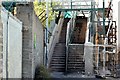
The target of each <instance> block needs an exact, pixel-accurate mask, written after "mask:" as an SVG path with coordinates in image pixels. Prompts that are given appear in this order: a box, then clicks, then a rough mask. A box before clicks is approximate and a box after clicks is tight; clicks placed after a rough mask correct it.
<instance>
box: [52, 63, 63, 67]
mask: <svg viewBox="0 0 120 80" xmlns="http://www.w3.org/2000/svg"><path fill="white" fill-rule="evenodd" d="M50 66H55V67H56V66H59V67H60V66H61V67H62V66H65V64H50Z"/></svg>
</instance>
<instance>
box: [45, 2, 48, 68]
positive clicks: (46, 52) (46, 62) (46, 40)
mask: <svg viewBox="0 0 120 80" xmlns="http://www.w3.org/2000/svg"><path fill="white" fill-rule="evenodd" d="M46 18H47V19H46V29H45V44H46V48H45V66H46V67H48V49H47V45H48V0H46Z"/></svg>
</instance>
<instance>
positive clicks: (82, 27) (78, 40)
mask: <svg viewBox="0 0 120 80" xmlns="http://www.w3.org/2000/svg"><path fill="white" fill-rule="evenodd" d="M75 24H76V26H75V28H74V32H73V34H72V39H71V41H72V43H75V44H84V43H85V36H86V33H85V32H86V28H87V18H85V17H82V16H77V17H76V20H75Z"/></svg>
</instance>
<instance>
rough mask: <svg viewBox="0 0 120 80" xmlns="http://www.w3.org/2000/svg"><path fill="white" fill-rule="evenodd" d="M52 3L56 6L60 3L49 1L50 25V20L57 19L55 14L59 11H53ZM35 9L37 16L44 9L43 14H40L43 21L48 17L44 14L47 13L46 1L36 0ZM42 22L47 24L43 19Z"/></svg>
mask: <svg viewBox="0 0 120 80" xmlns="http://www.w3.org/2000/svg"><path fill="white" fill-rule="evenodd" d="M51 4H52V6H55V5H58V4H59V3H58V2H52V3H50V2H49V3H48V10H49V14H48V23H49V25H50V22H51V21H52V20H53V19H55V15H57V14H58V12H53V10H52V7H51ZM34 10H35V12H36V14H37V16H39V15H40V14H41V13H42V12H43V11H44V12H43V14H42V15H40V16H39V19H40V20H41V22H42V21H43V20H44V19H45V18H46V16H44V15H45V14H46V2H38V1H37V0H35V2H34ZM54 14H55V15H54ZM43 16H44V17H43ZM42 23H43V25H45V23H46V21H43V22H42Z"/></svg>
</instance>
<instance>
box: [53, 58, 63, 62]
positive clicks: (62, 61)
mask: <svg viewBox="0 0 120 80" xmlns="http://www.w3.org/2000/svg"><path fill="white" fill-rule="evenodd" d="M52 61H61V62H63V61H65V59H52Z"/></svg>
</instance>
